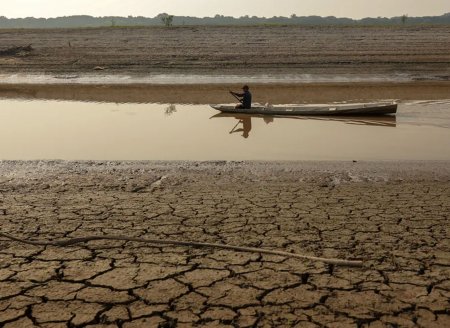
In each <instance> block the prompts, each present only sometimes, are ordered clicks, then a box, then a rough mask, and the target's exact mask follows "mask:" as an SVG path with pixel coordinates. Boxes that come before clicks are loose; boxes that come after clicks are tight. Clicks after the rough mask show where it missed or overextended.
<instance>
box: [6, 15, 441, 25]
mask: <svg viewBox="0 0 450 328" xmlns="http://www.w3.org/2000/svg"><path fill="white" fill-rule="evenodd" d="M444 24H450V13H447V14H444V15H442V16H424V17H409V16H408V15H402V16H398V17H392V18H386V17H377V18H370V17H368V18H363V19H351V18H337V17H334V16H328V17H320V16H297V15H295V14H293V15H291V16H290V17H282V16H274V17H271V18H266V17H256V16H242V17H239V18H235V17H231V16H223V15H216V16H214V17H203V18H200V17H190V16H172V15H168V14H167V13H162V14H159V15H157V16H155V17H153V18H151V17H142V16H128V17H119V16H106V17H92V16H85V15H80V16H64V17H56V18H34V17H27V18H7V17H4V16H0V28H76V27H102V26H158V25H159V26H182V25H444Z"/></svg>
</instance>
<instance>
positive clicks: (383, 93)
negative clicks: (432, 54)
mask: <svg viewBox="0 0 450 328" xmlns="http://www.w3.org/2000/svg"><path fill="white" fill-rule="evenodd" d="M244 82H245V81H244ZM250 86H251V89H252V92H253V98H254V101H255V102H260V103H262V104H265V103H272V104H286V103H320V102H339V101H373V100H379V99H382V100H385V99H393V100H397V99H398V100H434V99H448V98H449V97H450V82H409V83H408V82H405V83H389V82H380V83H367V82H366V83H306V84H295V83H294V84H272V83H271V84H250ZM241 87H242V85H241V84H184V85H182V84H175V85H155V84H150V85H149V84H132V85H130V84H125V85H120V84H119V85H106V84H103V85H101V84H100V85H80V84H53V85H47V84H22V85H13V84H0V98H22V99H49V100H50V99H52V100H77V101H99V102H118V103H126V102H129V103H172V104H180V103H181V104H212V103H229V102H234V101H235V99H234V98H233V97H231V96H230V94H229V93H228V90H230V89H231V90H239V89H240V88H241Z"/></svg>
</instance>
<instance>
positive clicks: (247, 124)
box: [230, 117, 252, 139]
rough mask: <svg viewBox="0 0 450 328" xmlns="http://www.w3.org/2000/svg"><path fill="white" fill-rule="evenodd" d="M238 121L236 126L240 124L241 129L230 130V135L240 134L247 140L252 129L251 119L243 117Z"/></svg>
mask: <svg viewBox="0 0 450 328" xmlns="http://www.w3.org/2000/svg"><path fill="white" fill-rule="evenodd" d="M238 119H239V122H238V124H237V125H239V123H242V128H239V129H234V128H233V130H231V132H230V133H233V132H242V136H243V137H244V138H246V139H247V138H248V136H249V134H250V130H251V129H252V118H251V117H243V118H238ZM237 125H236V126H237Z"/></svg>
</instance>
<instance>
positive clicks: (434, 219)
mask: <svg viewBox="0 0 450 328" xmlns="http://www.w3.org/2000/svg"><path fill="white" fill-rule="evenodd" d="M449 168H450V165H449V163H448V162H430V161H428V162H371V163H365V162H284V163H277V162H271V163H262V162H59V161H56V162H24V161H17V162H1V163H0V172H1V174H0V220H1V223H2V224H1V232H2V233H7V234H11V235H14V236H16V237H20V238H24V239H29V240H53V239H58V240H59V239H63V240H64V239H68V238H73V237H83V236H88V235H104V234H107V235H126V236H130V237H141V238H156V239H163V240H165V239H174V240H180V241H197V242H212V243H219V244H230V245H239V246H252V247H261V248H267V249H276V250H285V251H288V252H295V253H299V254H307V255H314V256H322V257H330V258H340V259H353V260H354V259H360V260H362V261H363V263H364V264H363V267H360V268H358V267H341V266H334V265H329V264H324V263H322V262H317V261H309V260H298V259H292V258H291V259H287V258H285V257H281V256H272V255H260V254H255V253H238V252H233V251H225V250H219V249H204V248H202V249H199V248H189V247H180V246H177V247H175V246H162V245H148V244H142V243H137V242H125V241H93V242H88V243H81V244H77V245H73V246H69V247H55V246H31V245H26V244H21V243H19V242H16V241H11V240H8V239H6V238H4V237H1V238H0V326H2V327H5V328H6V327H66V326H70V327H78V326H80V327H81V326H83V327H85V326H89V327H98V326H108V327H144V326H145V327H157V326H158V325H159V326H160V327H175V326H176V327H192V326H195V325H201V326H210V327H233V326H234V327H254V326H257V327H259V326H274V327H292V326H298V327H316V326H317V327H318V326H329V327H337V326H339V327H344V326H345V327H384V326H392V327H396V326H402V327H412V326H420V327H444V326H448V325H449V323H450V314H449V312H448V311H449V310H448V309H449V305H450V304H449V296H450V284H449V282H450V274H449V266H450V249H449V224H448V223H449V218H448V213H449V212H450V184H449V182H450V169H449Z"/></svg>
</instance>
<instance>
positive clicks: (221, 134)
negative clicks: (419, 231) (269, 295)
mask: <svg viewBox="0 0 450 328" xmlns="http://www.w3.org/2000/svg"><path fill="white" fill-rule="evenodd" d="M0 120H1V122H2V129H0V159H3V160H36V159H64V160H450V147H449V140H450V101H429V102H423V101H420V102H407V103H401V104H400V105H399V110H398V113H397V116H396V117H378V118H352V117H350V118H340V117H334V118H321V117H316V118H313V117H293V118H287V117H269V116H250V115H236V116H235V115H225V114H220V113H219V112H217V111H216V110H214V109H212V108H211V107H209V106H207V105H170V104H131V103H126V104H116V103H93V102H90V103H89V102H69V101H41V100H33V101H25V100H10V99H8V100H0Z"/></svg>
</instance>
